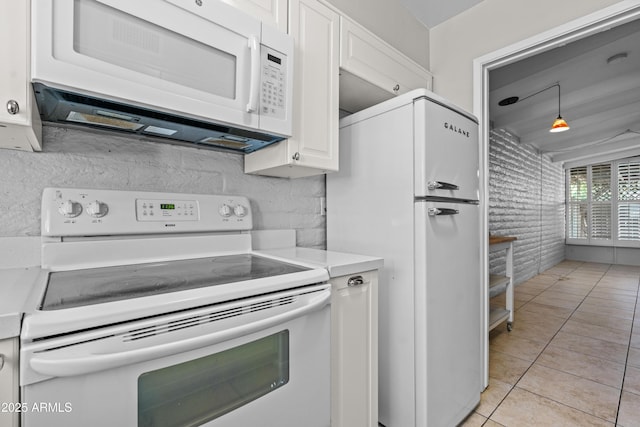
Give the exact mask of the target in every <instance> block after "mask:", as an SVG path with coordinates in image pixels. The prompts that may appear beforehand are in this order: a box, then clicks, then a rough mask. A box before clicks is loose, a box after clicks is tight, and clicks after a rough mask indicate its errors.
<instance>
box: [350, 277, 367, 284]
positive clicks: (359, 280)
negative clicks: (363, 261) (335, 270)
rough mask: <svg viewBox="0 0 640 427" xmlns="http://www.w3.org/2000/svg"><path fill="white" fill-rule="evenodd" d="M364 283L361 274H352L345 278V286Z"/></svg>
mask: <svg viewBox="0 0 640 427" xmlns="http://www.w3.org/2000/svg"><path fill="white" fill-rule="evenodd" d="M363 283H364V279H363V278H362V276H353V277H350V278H349V280H347V286H358V285H362V284H363Z"/></svg>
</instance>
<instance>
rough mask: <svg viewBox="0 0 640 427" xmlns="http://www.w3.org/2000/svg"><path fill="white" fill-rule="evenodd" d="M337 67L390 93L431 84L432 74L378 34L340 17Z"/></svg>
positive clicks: (428, 87)
mask: <svg viewBox="0 0 640 427" xmlns="http://www.w3.org/2000/svg"><path fill="white" fill-rule="evenodd" d="M340 68H342V69H343V70H344V71H347V72H348V73H350V74H353V75H354V76H356V77H359V78H361V79H363V80H365V81H367V82H369V83H371V84H373V85H375V86H378V87H380V88H381V89H383V90H384V91H386V92H388V93H389V94H392V95H398V94H401V93H405V92H408V91H410V90H412V89H417V88H427V89H430V86H431V74H430V73H429V72H428V71H427V70H426V69H424V68H423V67H421V66H420V65H419V64H417V63H416V62H414V61H412V60H411V59H409V58H408V57H406V56H405V55H403V54H402V53H400V52H399V51H398V50H396V49H394V48H393V47H391V46H390V45H388V44H387V43H386V42H384V41H382V40H381V39H380V38H378V37H377V36H375V35H374V34H372V33H371V32H369V31H368V30H366V29H365V28H363V27H361V26H360V25H358V24H356V23H355V22H353V21H351V20H350V19H348V18H346V17H344V16H341V17H340Z"/></svg>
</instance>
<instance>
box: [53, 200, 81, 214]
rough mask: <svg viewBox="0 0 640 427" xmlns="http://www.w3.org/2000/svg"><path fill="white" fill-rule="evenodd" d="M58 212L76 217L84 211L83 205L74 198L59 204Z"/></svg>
mask: <svg viewBox="0 0 640 427" xmlns="http://www.w3.org/2000/svg"><path fill="white" fill-rule="evenodd" d="M58 212H60V214H61V215H63V216H65V217H67V218H75V217H77V216H78V215H80V214H81V213H82V205H81V204H80V203H78V202H74V201H73V200H65V201H64V202H61V203H60V204H59V205H58Z"/></svg>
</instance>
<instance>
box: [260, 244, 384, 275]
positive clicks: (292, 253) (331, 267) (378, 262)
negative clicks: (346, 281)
mask: <svg viewBox="0 0 640 427" xmlns="http://www.w3.org/2000/svg"><path fill="white" fill-rule="evenodd" d="M256 253H257V254H264V255H266V256H272V257H278V258H286V259H289V260H291V261H293V262H299V263H303V264H312V265H317V266H319V267H324V268H326V269H327V271H329V276H331V277H339V276H346V275H349V274H355V273H362V272H365V271H371V270H378V269H380V268H382V266H383V260H382V258H375V257H370V256H365V255H357V254H350V253H344V252H335V251H325V250H322V249H311V248H301V247H287V248H277V249H265V250H260V251H256Z"/></svg>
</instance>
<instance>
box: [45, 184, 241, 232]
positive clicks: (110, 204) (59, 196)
mask: <svg viewBox="0 0 640 427" xmlns="http://www.w3.org/2000/svg"><path fill="white" fill-rule="evenodd" d="M252 224H253V222H252V215H251V209H250V203H249V200H248V199H247V198H246V197H242V196H229V195H210V194H181V193H159V192H141V191H114V190H88V189H76V188H46V189H45V190H44V192H43V195H42V224H41V225H42V235H43V236H61V237H64V236H107V235H109V236H110V235H120V234H166V233H192V232H216V231H224V232H227V231H245V230H251V228H252Z"/></svg>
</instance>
